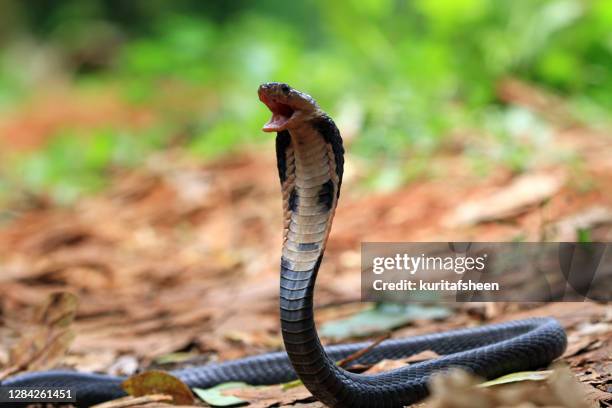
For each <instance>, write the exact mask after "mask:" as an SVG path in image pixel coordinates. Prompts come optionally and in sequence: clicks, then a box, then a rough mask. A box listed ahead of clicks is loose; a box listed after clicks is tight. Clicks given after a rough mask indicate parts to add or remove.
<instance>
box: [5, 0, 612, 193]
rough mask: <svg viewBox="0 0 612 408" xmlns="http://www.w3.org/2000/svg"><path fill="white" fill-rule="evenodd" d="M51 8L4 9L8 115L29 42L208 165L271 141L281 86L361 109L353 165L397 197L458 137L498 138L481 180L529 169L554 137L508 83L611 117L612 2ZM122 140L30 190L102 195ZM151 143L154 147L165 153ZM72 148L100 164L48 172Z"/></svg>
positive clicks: (330, 105) (96, 140)
mask: <svg viewBox="0 0 612 408" xmlns="http://www.w3.org/2000/svg"><path fill="white" fill-rule="evenodd" d="M35 3H36V2H35ZM40 3H41V6H40V7H35V6H34V5H33V4H32V3H25V2H20V1H18V0H13V1H8V0H7V1H5V2H3V3H2V5H1V6H0V26H1V27H3V28H2V29H1V31H0V33H2V34H3V36H2V38H3V40H2V41H3V43H4V45H5V47H4V50H5V51H4V52H3V53H2V60H1V63H0V106H7V105H10V104H14V103H17V101H19V100H22V99H23V98H28V96H29V95H31V94H33V93H35V88H34V87H33V85H32V84H33V83H35V82H33V79H32V77H31V76H30V77H28V75H27V72H26V73H24V70H23V66H20V61H16V60H15V59H12V57H13V56H14V55H15V54H14V53H11V50H12V49H13V48H14V47H12V46H11V44H15V43H18V42H19V41H23V39H24V38H27V39H29V40H30V41H31V42H32V43H34V44H36V45H37V46H40V45H41V44H42V45H45V46H50V47H52V48H53V50H54V51H55V52H56V53H57V55H59V56H60V61H61V62H62V65H61V66H62V69H63V70H64V71H66V72H67V73H69V75H70V78H72V80H74V82H75V84H76V85H77V86H87V87H94V88H95V87H107V86H109V85H113V86H116V85H118V86H119V88H120V89H121V92H122V97H123V98H124V99H125V100H126V101H128V102H129V103H131V104H134V105H145V106H153V107H154V108H155V110H156V112H157V113H158V114H159V115H160V117H161V119H160V121H159V123H160V126H161V128H162V129H163V131H164V132H165V137H166V138H167V139H169V138H170V137H171V136H172V135H173V134H175V133H176V132H181V133H187V135H188V137H186V138H185V144H186V147H187V149H188V150H190V151H191V152H193V153H195V154H202V155H204V156H211V155H216V154H219V153H223V152H226V151H228V150H231V149H233V148H235V147H236V146H237V145H242V144H244V143H247V142H253V141H256V140H263V139H264V137H265V136H262V135H261V134H260V133H259V131H258V129H259V128H260V127H261V125H262V123H264V122H265V120H266V119H267V116H268V113H267V111H266V109H265V107H264V106H263V105H261V104H259V103H258V102H257V99H256V94H255V91H256V89H257V86H258V84H260V83H262V82H266V81H270V80H274V81H284V82H288V83H290V84H291V85H292V86H294V87H296V88H298V89H301V90H305V91H307V92H309V93H311V94H312V95H315V96H316V98H317V100H318V101H319V103H320V105H321V106H322V107H323V108H324V109H325V110H326V111H328V112H329V113H330V114H332V116H334V117H337V115H338V114H340V113H342V112H344V110H345V109H344V108H345V107H346V106H352V107H356V108H355V109H352V116H349V117H348V119H346V120H349V121H350V120H353V121H358V122H359V132H358V136H357V137H356V139H355V141H354V145H353V148H352V151H354V152H357V153H358V154H361V155H362V156H367V157H370V158H373V160H384V161H386V162H387V165H386V166H385V167H384V170H383V171H382V172H381V174H382V176H381V177H382V181H381V180H378V181H376V180H375V181H374V182H373V185H383V187H384V188H387V187H389V185H391V186H393V185H395V184H397V183H402V182H405V181H406V180H407V179H410V178H411V177H413V176H414V175H415V174H417V173H420V170H416V171H414V170H413V171H406V165H405V160H406V158H407V157H414V156H415V155H416V156H417V157H424V156H426V155H429V154H431V153H433V152H435V151H436V150H437V149H439V148H440V147H441V146H444V143H445V141H446V140H447V139H448V137H449V135H451V134H452V133H453V131H455V130H457V129H461V130H462V131H469V132H471V133H473V134H487V135H490V136H491V137H493V138H494V141H495V143H494V144H493V145H492V147H491V146H490V144H489V145H486V146H487V147H482V148H478V147H475V148H468V149H466V154H468V155H471V156H473V157H474V159H475V166H476V167H477V168H479V169H486V167H487V165H486V162H487V161H489V162H493V163H497V164H499V163H501V164H504V165H506V166H508V167H509V168H511V169H513V170H516V171H521V170H524V169H525V168H528V167H529V166H531V165H532V160H533V152H534V151H535V150H537V149H540V148H541V147H542V145H545V143H546V137H545V135H546V132H547V130H546V123H544V122H542V121H540V119H539V118H535V119H534V118H533V117H531V116H529V115H530V113H528V112H527V113H525V111H521V110H520V109H517V108H516V107H511V106H510V107H509V106H505V105H504V104H502V103H500V101H499V99H498V96H497V94H496V86H497V85H498V83H499V81H500V79H502V78H505V77H518V78H521V79H524V80H527V81H530V82H533V83H536V84H538V85H540V86H542V87H545V88H548V89H550V90H552V91H554V92H556V93H558V94H560V95H562V96H564V97H565V98H567V100H568V103H569V104H570V106H571V107H572V109H573V112H575V113H576V114H577V115H582V116H584V117H585V118H586V120H589V121H597V120H602V119H603V120H608V119H609V117H608V116H607V115H608V113H607V112H609V110H610V109H612V2H610V1H609V0H592V1H589V0H540V1H534V0H514V1H495V0H413V1H408V0H345V1H337V2H329V1H325V0H305V1H302V2H293V3H287V2H284V1H280V0H264V1H258V2H247V1H244V0H243V1H232V2H225V1H220V0H219V1H206V2H202V1H196V0H190V1H188V0H184V1H176V2H167V1H161V0H157V1H145V0H134V1H130V2H122V1H109V0H106V1H105V0H90V1H87V2H82V1H77V0H70V1H44V2H40ZM177 95H179V96H178V97H177ZM180 95H187V96H184V97H182V98H181V97H180ZM532 116H533V115H532ZM521 126H522V127H521ZM84 133H88V132H84ZM124 133H126V132H123V131H121V130H119V131H116V132H112V131H104V132H102V133H100V132H99V130H94V131H92V134H91V135H83V134H79V135H72V137H71V136H70V135H69V134H68V135H67V134H65V135H63V136H62V137H61V138H60V139H59V140H58V141H55V142H51V144H50V146H49V148H48V149H46V150H45V151H43V152H37V153H36V154H34V155H33V156H32V157H30V158H29V159H23V160H25V161H26V162H27V163H25V164H23V163H22V166H21V167H19V168H20V169H22V170H23V174H24V177H23V180H25V181H26V182H27V184H28V185H35V186H41V185H57V184H58V183H59V185H63V183H65V182H67V181H66V180H72V177H76V176H74V173H80V174H81V175H80V176H78V177H77V178H79V177H83V179H82V180H81V179H78V180H75V181H76V185H77V186H80V185H81V184H85V185H87V186H88V187H89V186H97V185H98V183H99V182H100V180H101V179H100V177H99V176H95V177H94V178H90V176H89V175H87V174H94V173H95V174H103V170H104V168H105V167H106V166H107V165H108V164H109V163H111V164H112V163H115V158H116V157H117V155H119V156H121V155H122V154H123V153H121V151H122V149H125V148H126V147H125V145H124V144H125V143H126V142H125V139H126V137H125V135H124ZM150 133H151V134H152V135H155V136H154V137H153V142H151V143H148V142H147V143H146V144H147V145H148V146H157V147H162V146H163V145H164V141H163V140H160V136H158V135H159V134H160V132H159V131H155V130H153V131H151V132H150ZM525 133H527V134H528V136H529V137H527V138H525ZM519 136H520V138H519ZM143 138H144V139H146V138H147V136H146V135H145V136H144V137H141V138H140V139H143ZM127 139H129V137H128V138H127ZM161 139H163V136H161ZM77 140H78V141H77ZM129 143H131V142H129ZM129 143H128V144H129ZM73 145H74V146H73ZM70 149H75V150H80V151H85V152H93V153H91V154H92V155H93V158H88V157H87V154H85V155H84V156H83V157H81V159H80V160H78V161H76V162H71V163H70V164H69V165H68V164H65V163H64V164H51V163H55V161H60V162H61V161H62V157H64V155H65V154H67V152H68V151H69V150H70ZM127 149H128V150H129V149H130V148H127ZM137 150H139V151H140V149H137ZM58 151H59V152H60V153H58ZM148 151H150V149H143V152H148ZM118 152H119V153H118ZM130 154H131V153H130ZM136 156H138V154H136ZM140 156H143V154H140ZM90 159H91V161H90ZM23 160H22V162H23ZM28 160H29V161H30V162H28ZM135 160H136V159H135ZM421 162H422V160H421ZM421 167H422V166H420V167H419V169H420V168H421ZM77 169H78V170H77ZM398 169H399V170H398ZM77 190H78V188H77ZM68 195H70V194H68Z"/></svg>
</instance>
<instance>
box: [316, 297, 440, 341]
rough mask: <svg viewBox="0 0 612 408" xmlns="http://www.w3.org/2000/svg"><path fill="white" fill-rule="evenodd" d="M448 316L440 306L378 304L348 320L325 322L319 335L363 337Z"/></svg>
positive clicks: (340, 337)
mask: <svg viewBox="0 0 612 408" xmlns="http://www.w3.org/2000/svg"><path fill="white" fill-rule="evenodd" d="M450 314H451V311H450V309H448V308H446V307H442V306H423V305H395V304H380V305H378V306H376V307H374V308H372V309H368V310H364V311H362V312H359V313H357V314H356V315H353V316H351V317H349V318H346V319H341V320H335V321H331V322H327V323H325V324H323V325H322V326H321V330H320V334H321V336H324V337H332V338H335V339H342V338H347V337H364V336H369V335H371V334H376V333H381V332H385V331H388V330H392V329H395V328H397V327H401V326H404V325H406V324H407V323H410V322H413V321H415V320H417V319H418V320H422V319H441V318H445V317H448V316H449V315H450Z"/></svg>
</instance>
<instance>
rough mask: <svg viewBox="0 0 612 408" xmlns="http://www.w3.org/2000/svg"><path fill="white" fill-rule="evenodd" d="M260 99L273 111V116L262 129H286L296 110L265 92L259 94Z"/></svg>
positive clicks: (275, 130) (270, 130)
mask: <svg viewBox="0 0 612 408" xmlns="http://www.w3.org/2000/svg"><path fill="white" fill-rule="evenodd" d="M259 100H260V101H262V102H263V103H264V104H266V106H267V107H268V109H270V111H271V112H272V117H271V118H270V120H269V121H268V122H267V123H266V124H265V125H264V126H263V128H262V130H263V131H264V132H280V131H281V130H284V129H285V128H286V126H287V123H288V122H289V119H291V116H293V113H294V112H295V111H294V110H293V108H291V106H289V105H287V104H284V103H280V102H276V101H274V100H272V99H271V98H269V97H268V96H267V95H266V94H265V93H263V92H261V93H260V94H259Z"/></svg>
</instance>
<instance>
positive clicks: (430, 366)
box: [2, 82, 567, 407]
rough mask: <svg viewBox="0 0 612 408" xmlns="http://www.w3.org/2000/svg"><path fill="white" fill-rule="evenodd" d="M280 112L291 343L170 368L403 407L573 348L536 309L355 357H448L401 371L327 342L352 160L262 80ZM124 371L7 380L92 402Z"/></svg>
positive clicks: (322, 122)
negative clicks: (533, 314) (349, 362)
mask: <svg viewBox="0 0 612 408" xmlns="http://www.w3.org/2000/svg"><path fill="white" fill-rule="evenodd" d="M258 93H259V99H260V100H261V101H262V102H263V103H264V104H265V105H266V106H267V107H268V108H269V109H270V111H271V112H272V117H271V119H270V121H269V122H268V123H266V124H265V125H264V127H263V130H264V131H266V132H277V137H276V156H277V164H278V173H279V177H280V183H281V190H282V196H283V211H284V239H283V247H282V256H281V266H280V320H281V330H282V336H283V340H284V344H285V351H286V352H276V353H270V354H263V355H258V356H253V357H247V358H244V359H240V360H234V361H228V362H222V363H218V364H210V365H206V366H201V367H191V368H183V369H179V370H175V371H172V372H171V374H173V375H175V376H176V377H178V378H180V379H181V380H182V381H184V382H185V383H186V384H187V385H188V386H190V387H200V388H207V387H212V386H214V385H216V384H219V383H223V382H228V381H243V382H246V383H249V384H253V385H260V384H278V383H282V382H286V381H290V380H292V379H295V378H297V377H299V378H300V379H301V380H302V382H303V383H304V385H305V386H306V387H307V388H308V390H310V392H312V394H313V395H314V396H315V397H316V398H317V399H318V400H320V401H322V402H323V403H325V404H326V405H329V406H331V407H401V406H405V405H408V404H411V403H413V402H415V401H418V400H420V399H422V398H424V397H425V396H426V395H427V393H428V390H427V381H428V379H429V378H430V377H431V375H432V374H433V373H435V372H438V371H441V370H446V369H449V368H451V367H460V368H463V369H466V370H468V371H471V372H473V373H474V374H476V375H479V376H481V377H484V378H493V377H497V376H500V375H503V374H507V373H511V372H515V371H521V370H530V369H535V368H539V367H543V366H546V365H547V364H549V363H550V362H551V361H552V360H554V359H555V358H557V357H558V356H560V355H561V354H562V353H563V351H564V350H565V347H566V342H567V340H566V336H565V332H564V330H563V328H562V327H561V326H560V325H559V323H558V322H557V321H556V320H554V319H551V318H533V319H527V320H521V321H512V322H507V323H501V324H494V325H488V326H481V327H476V328H469V329H463V330H456V331H450V332H445V333H436V334H430V335H424V336H419V337H413V338H407V339H390V340H387V341H384V342H382V343H381V344H380V345H378V346H377V347H376V348H374V349H373V350H372V351H371V352H369V353H367V354H365V355H364V356H362V357H360V358H359V359H357V360H356V361H354V362H353V363H354V364H371V363H374V362H376V361H379V360H381V359H397V358H402V357H407V356H410V355H413V354H415V353H418V352H421V351H425V350H433V351H435V352H436V353H437V354H439V355H440V357H439V358H436V359H433V360H428V361H424V362H420V363H415V364H411V365H409V366H406V367H402V368H398V369H394V370H392V371H388V372H384V373H380V374H372V375H364V374H356V373H353V372H350V371H347V370H345V369H343V368H340V367H338V366H337V365H336V364H335V362H336V361H338V360H340V359H342V358H344V357H346V356H348V355H350V354H352V353H355V352H356V351H358V350H361V349H363V348H364V347H366V346H367V345H368V344H367V343H354V344H341V345H335V346H330V347H326V348H323V346H322V345H321V343H320V341H319V337H318V335H317V330H316V328H315V323H314V315H313V296H314V288H315V280H316V278H317V273H318V270H319V265H320V264H321V260H322V258H323V253H324V251H325V246H326V242H327V239H328V236H329V232H330V229H331V225H332V220H333V217H334V212H335V210H336V205H337V203H338V198H339V196H340V187H341V184H342V174H343V165H344V148H343V144H342V138H341V136H340V132H339V131H338V129H337V127H336V125H335V124H334V122H333V120H332V119H331V118H330V117H329V116H328V115H327V114H325V113H324V112H323V111H322V110H321V109H320V108H319V106H318V105H317V103H316V102H315V101H314V99H313V98H312V97H310V96H309V95H306V94H304V93H302V92H299V91H297V90H295V89H293V88H291V87H290V86H288V85H287V84H283V83H276V82H273V83H267V84H263V85H261V86H260V87H259V91H258ZM123 380H124V378H121V377H115V376H109V375H103V374H85V373H78V372H74V371H57V370H56V371H46V372H34V373H26V374H22V375H19V376H15V377H12V378H9V379H7V380H5V381H4V382H3V384H2V385H3V386H11V387H71V388H73V389H74V390H75V392H76V396H77V404H78V405H79V406H90V405H93V404H95V403H99V402H102V401H107V400H110V399H113V398H118V397H121V396H123V395H125V393H124V391H123V390H122V389H121V382H122V381H123Z"/></svg>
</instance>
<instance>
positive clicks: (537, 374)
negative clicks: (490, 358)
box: [478, 370, 552, 387]
mask: <svg viewBox="0 0 612 408" xmlns="http://www.w3.org/2000/svg"><path fill="white" fill-rule="evenodd" d="M551 374H552V370H547V371H520V372H518V373H512V374H508V375H504V376H501V377H499V378H496V379H494V380H491V381H487V382H483V383H482V384H478V387H492V386H494V385H501V384H508V383H513V382H520V381H543V380H546V379H547V378H548V377H550V375H551Z"/></svg>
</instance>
